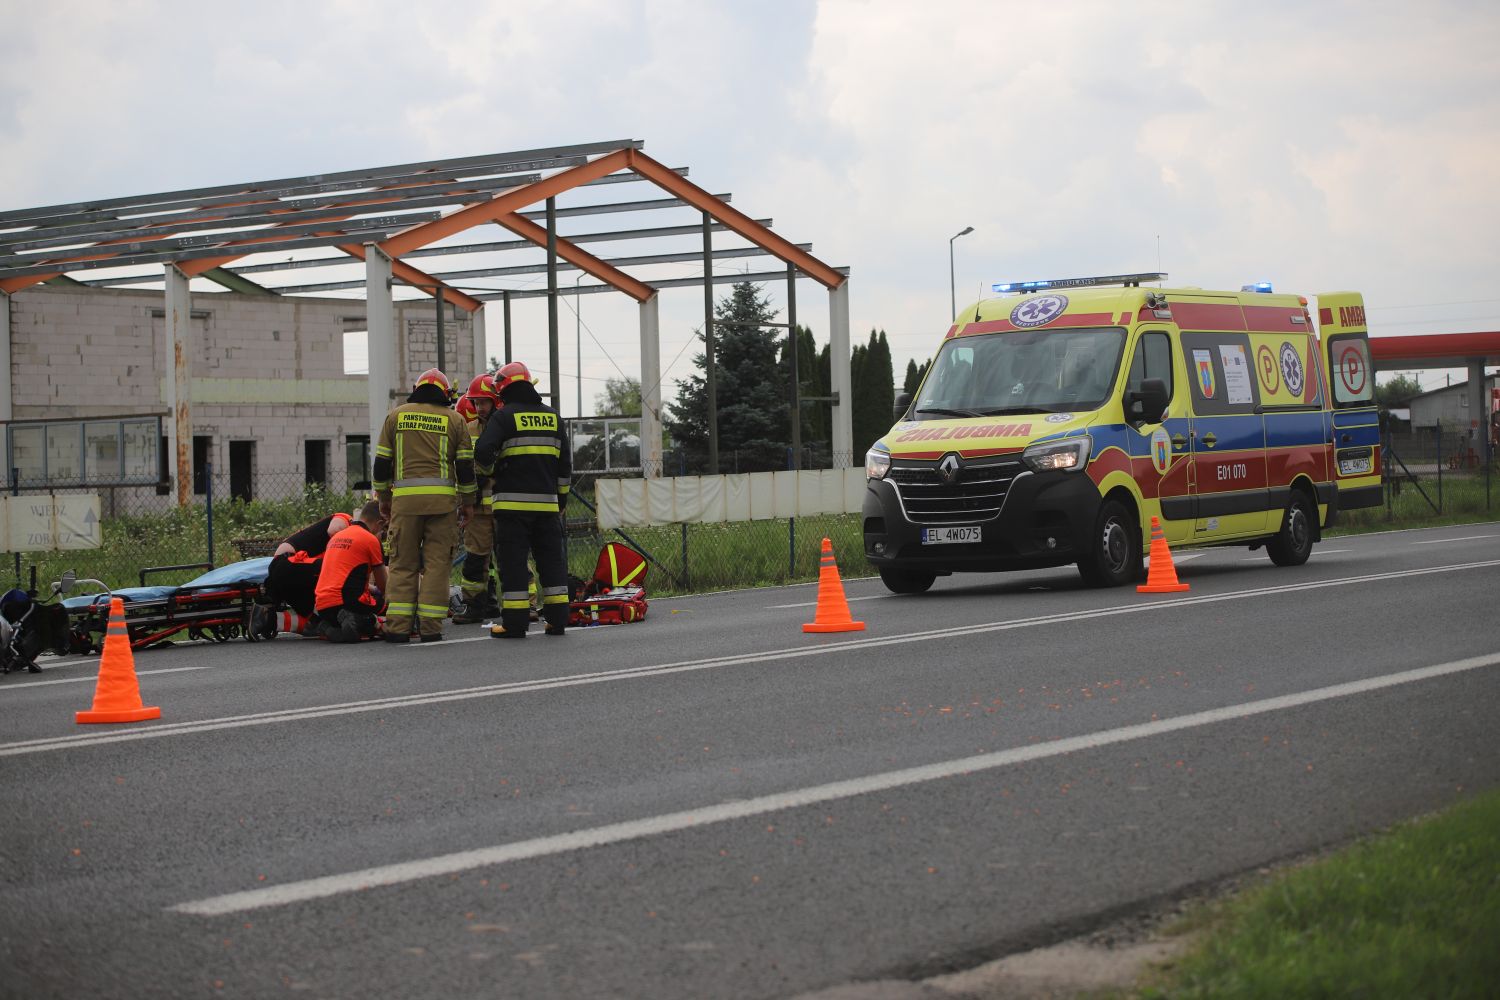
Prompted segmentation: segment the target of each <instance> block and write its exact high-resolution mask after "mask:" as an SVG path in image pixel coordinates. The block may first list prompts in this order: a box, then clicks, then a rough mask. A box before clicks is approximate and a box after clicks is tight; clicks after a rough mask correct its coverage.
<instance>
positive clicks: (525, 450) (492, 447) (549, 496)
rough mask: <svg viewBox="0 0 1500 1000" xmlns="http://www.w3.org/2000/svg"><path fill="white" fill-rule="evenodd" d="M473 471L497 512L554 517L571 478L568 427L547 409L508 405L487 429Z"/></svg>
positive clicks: (486, 425) (534, 406)
mask: <svg viewBox="0 0 1500 1000" xmlns="http://www.w3.org/2000/svg"><path fill="white" fill-rule="evenodd" d="M474 465H475V467H476V468H477V469H478V471H479V474H480V475H482V476H487V477H489V480H490V487H491V489H492V491H493V492H492V495H491V500H492V502H493V507H494V509H495V510H497V511H502V510H510V511H519V512H524V513H537V512H546V511H551V512H556V511H557V510H559V509H561V502H560V501H561V500H562V498H564V497H566V496H567V493H568V489H569V485H570V483H571V480H572V475H573V463H572V454H571V451H570V449H569V447H568V432H567V427H566V426H565V425H564V424H563V420H562V418H561V417H560V416H558V413H557V411H556V410H554V409H552V408H551V407H550V406H547V405H546V404H544V403H507V404H506V405H505V406H504V407H502V408H501V409H498V410H496V411H495V412H494V413H493V414H492V415H491V416H490V419H489V421H488V422H487V423H486V424H485V428H484V433H483V434H481V435H480V437H479V443H478V444H477V445H475V447H474Z"/></svg>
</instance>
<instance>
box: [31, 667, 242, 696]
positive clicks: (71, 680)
mask: <svg viewBox="0 0 1500 1000" xmlns="http://www.w3.org/2000/svg"><path fill="white" fill-rule="evenodd" d="M217 667H218V664H204V665H203V666H201V667H163V668H162V669H161V670H137V671H136V672H135V675H136V676H137V677H150V676H151V675H153V674H180V673H182V672H183V671H185V670H214V669H217ZM98 679H99V676H98V675H97V674H85V675H83V676H82V677H58V678H54V679H53V680H48V681H28V682H27V683H26V684H25V685H24V686H20V687H18V688H16V690H19V691H24V690H26V689H27V688H34V687H42V686H43V685H46V684H82V683H85V682H89V683H93V682H95V681H97V680H98Z"/></svg>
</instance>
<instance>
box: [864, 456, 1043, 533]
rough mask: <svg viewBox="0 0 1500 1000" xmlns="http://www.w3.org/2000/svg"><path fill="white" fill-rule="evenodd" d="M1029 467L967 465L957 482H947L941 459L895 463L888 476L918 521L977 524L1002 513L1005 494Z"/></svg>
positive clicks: (1016, 464)
mask: <svg viewBox="0 0 1500 1000" xmlns="http://www.w3.org/2000/svg"><path fill="white" fill-rule="evenodd" d="M1025 469H1026V467H1025V466H1024V465H1022V464H1021V463H1020V462H1015V461H1007V462H990V463H988V464H985V465H965V466H963V467H962V468H961V469H960V470H959V474H958V480H957V481H956V482H955V483H953V485H951V486H950V485H948V484H947V483H945V482H943V480H942V477H941V476H939V475H938V470H937V463H936V462H932V463H926V464H923V465H892V466H891V471H890V472H889V473H888V474H887V476H886V478H887V479H889V480H890V481H891V483H892V484H893V485H894V486H895V487H896V493H897V495H899V496H900V497H901V506H902V508H903V509H904V510H905V511H906V516H907V518H908V519H909V520H911V521H912V522H913V523H916V524H974V523H976V522H978V521H987V520H989V519H990V518H993V517H994V516H995V515H997V514H999V513H1000V507H1001V506H1002V505H1003V504H1004V503H1005V494H1006V492H1007V491H1008V490H1009V489H1010V485H1011V483H1013V482H1015V479H1016V477H1017V476H1018V475H1020V474H1021V473H1022V472H1024V471H1025Z"/></svg>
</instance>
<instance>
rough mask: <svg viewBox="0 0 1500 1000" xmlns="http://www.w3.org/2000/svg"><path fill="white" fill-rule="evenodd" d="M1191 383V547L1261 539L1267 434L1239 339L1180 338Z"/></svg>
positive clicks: (1245, 344)
mask: <svg viewBox="0 0 1500 1000" xmlns="http://www.w3.org/2000/svg"><path fill="white" fill-rule="evenodd" d="M1182 345H1183V351H1184V353H1185V355H1186V360H1187V367H1188V378H1189V381H1190V382H1191V383H1192V393H1191V396H1190V398H1191V399H1192V402H1193V419H1192V427H1191V429H1190V430H1189V433H1188V438H1189V441H1190V448H1191V451H1192V461H1193V479H1194V488H1195V493H1196V498H1197V509H1196V511H1195V515H1196V516H1195V520H1194V523H1193V540H1194V541H1195V542H1214V541H1225V540H1229V539H1234V538H1252V537H1255V536H1258V535H1264V534H1265V533H1266V530H1267V524H1268V523H1269V521H1268V518H1269V516H1270V515H1269V507H1270V492H1269V490H1268V489H1267V486H1266V432H1265V421H1264V420H1263V419H1262V417H1261V413H1260V397H1259V391H1258V386H1257V384H1256V377H1255V373H1254V371H1253V369H1252V364H1253V361H1252V357H1251V353H1250V337H1249V335H1248V334H1245V333H1184V334H1183V335H1182Z"/></svg>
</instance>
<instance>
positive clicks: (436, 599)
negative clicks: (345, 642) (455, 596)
mask: <svg viewBox="0 0 1500 1000" xmlns="http://www.w3.org/2000/svg"><path fill="white" fill-rule="evenodd" d="M386 544H387V546H388V551H389V552H390V562H389V565H388V566H387V580H386V595H385V601H386V619H385V631H386V633H387V634H388V635H406V634H410V632H411V631H412V627H411V625H412V619H416V620H417V622H418V623H419V624H418V630H419V631H420V633H421V634H422V635H438V634H440V633H441V632H442V631H443V619H444V618H446V617H448V580H449V578H450V577H452V575H453V562H452V560H453V548H454V546H455V545H457V544H458V514H457V513H456V512H454V511H451V510H450V511H447V512H446V513H442V514H406V513H403V512H401V511H400V510H393V511H392V512H391V523H390V527H389V528H387V529H386Z"/></svg>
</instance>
